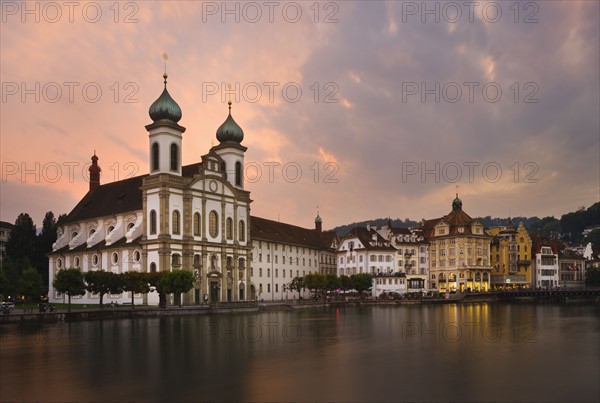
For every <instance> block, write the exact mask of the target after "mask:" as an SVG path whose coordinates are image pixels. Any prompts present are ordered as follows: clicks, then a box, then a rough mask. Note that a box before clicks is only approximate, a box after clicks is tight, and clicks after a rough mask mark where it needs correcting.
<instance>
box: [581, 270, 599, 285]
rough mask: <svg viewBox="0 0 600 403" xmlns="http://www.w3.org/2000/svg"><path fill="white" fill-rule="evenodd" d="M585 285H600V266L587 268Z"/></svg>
mask: <svg viewBox="0 0 600 403" xmlns="http://www.w3.org/2000/svg"><path fill="white" fill-rule="evenodd" d="M585 285H587V286H588V287H600V268H598V267H590V268H589V269H587V270H586V272H585Z"/></svg>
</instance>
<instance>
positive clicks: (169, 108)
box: [148, 73, 181, 123]
mask: <svg viewBox="0 0 600 403" xmlns="http://www.w3.org/2000/svg"><path fill="white" fill-rule="evenodd" d="M163 77H164V79H165V89H164V90H163V92H162V94H160V97H158V99H157V100H156V101H154V103H153V104H152V105H151V106H150V110H149V111H148V113H149V114H150V118H151V119H152V120H153V121H154V122H157V121H159V120H163V119H166V120H170V121H172V122H175V123H177V122H179V120H180V119H181V108H180V107H179V105H177V102H175V100H174V99H173V98H171V95H170V94H169V91H167V77H168V76H167V73H165V74H164V75H163Z"/></svg>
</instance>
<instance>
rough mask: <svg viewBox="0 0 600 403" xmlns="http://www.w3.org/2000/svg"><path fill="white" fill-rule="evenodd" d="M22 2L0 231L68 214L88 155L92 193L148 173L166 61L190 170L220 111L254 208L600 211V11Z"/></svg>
mask: <svg viewBox="0 0 600 403" xmlns="http://www.w3.org/2000/svg"><path fill="white" fill-rule="evenodd" d="M24 4H25V3H23V2H3V3H2V35H1V37H0V45H1V51H2V58H1V61H0V66H1V73H0V74H1V81H2V103H1V105H0V106H1V115H2V118H1V119H0V120H1V123H0V135H1V138H0V141H1V146H2V147H1V150H0V156H1V160H2V183H1V185H2V207H1V209H0V213H1V219H2V220H5V221H10V222H13V221H14V220H15V218H16V216H17V215H18V213H20V212H22V211H26V212H29V213H30V214H31V215H32V216H33V217H34V219H35V221H36V223H38V225H39V224H40V223H41V220H42V218H43V214H44V213H45V212H46V211H48V210H52V211H53V212H54V213H55V214H60V213H65V212H68V211H70V209H71V208H72V207H73V206H74V204H75V203H76V201H77V200H78V199H79V198H81V196H83V194H85V192H86V191H87V187H88V185H87V183H86V170H85V168H86V164H88V163H89V161H90V157H91V155H92V154H93V152H94V150H96V153H97V154H98V156H99V157H100V164H101V166H102V169H103V171H102V172H103V175H102V182H103V183H106V182H110V181H113V180H118V179H123V178H125V177H127V176H130V175H136V174H143V173H146V172H147V164H148V162H147V150H148V143H147V133H146V130H145V129H144V125H146V124H148V123H149V122H150V119H149V117H148V112H147V111H148V107H149V106H150V104H151V103H152V102H153V101H154V100H155V99H156V98H157V97H158V95H159V94H160V92H161V90H162V77H161V76H162V73H163V69H164V65H163V61H162V59H161V55H162V53H163V52H164V51H166V52H167V53H168V54H169V60H168V63H167V71H168V73H169V83H168V86H169V92H170V93H171V94H172V95H173V97H174V98H175V99H176V101H177V102H178V103H179V105H180V106H181V108H182V110H183V118H182V120H181V122H180V123H181V124H182V125H183V126H185V127H186V128H187V131H186V133H185V134H184V151H183V159H184V163H192V162H196V161H198V160H199V159H200V156H201V155H202V154H204V153H205V152H206V151H207V150H208V149H209V148H210V146H211V144H214V143H216V139H215V131H216V129H217V127H218V126H219V125H220V124H221V123H222V122H223V121H224V119H225V117H226V115H227V105H226V102H227V100H228V99H231V100H232V101H233V103H234V105H233V115H234V117H235V119H236V121H237V122H238V123H239V124H240V125H241V126H242V127H243V129H244V131H245V139H244V144H245V145H246V146H247V147H248V152H247V155H246V162H247V163H248V164H247V165H248V166H247V170H246V171H247V172H246V173H247V175H248V179H249V180H248V182H247V188H248V189H250V190H251V191H252V199H253V200H254V202H253V204H252V209H253V213H254V214H257V215H262V216H264V217H266V218H271V219H277V218H280V219H281V220H282V221H287V222H291V223H294V224H298V225H303V226H312V219H313V218H314V216H315V215H316V210H317V206H318V208H319V212H320V214H321V216H322V217H323V219H324V222H325V227H331V226H334V225H338V224H343V223H347V222H352V221H357V220H362V219H366V218H372V217H377V216H392V217H401V218H406V217H410V218H413V219H421V218H431V217H437V216H440V215H442V214H445V213H447V212H448V210H449V208H450V202H451V200H452V198H453V196H454V193H455V191H456V187H457V186H458V188H459V192H460V194H461V198H462V199H463V201H464V208H465V210H466V211H467V212H468V213H470V214H471V215H492V216H506V215H508V213H509V211H510V212H511V213H512V214H513V215H538V216H545V215H556V216H559V215H560V214H562V213H565V212H568V211H571V210H574V209H576V208H577V207H578V206H580V205H590V204H592V203H594V202H596V201H598V200H599V199H600V193H599V192H600V186H599V183H600V176H599V175H600V162H599V159H600V139H599V136H600V122H599V119H600V118H599V114H598V110H599V108H600V83H599V77H600V66H599V49H600V35H599V30H600V28H599V27H600V21H599V14H600V13H599V4H598V3H597V2H587V1H582V2H578V1H557V2H522V3H518V4H519V8H518V11H517V8H515V6H514V5H515V4H517V3H513V2H496V3H495V2H479V3H477V5H474V6H473V8H472V9H470V8H469V7H468V6H465V5H464V4H463V3H462V2H426V3H424V2H366V1H356V2H352V1H350V2H346V1H344V2H321V3H303V2H299V3H294V2H280V3H269V4H275V6H273V8H269V7H271V6H268V5H265V3H262V2H256V3H254V2H227V3H223V2H202V3H200V2H128V3H119V7H120V8H118V9H117V8H115V7H113V6H112V3H106V4H105V3H104V2H89V3H86V2H80V3H78V6H77V7H76V8H75V9H74V12H73V15H72V19H73V22H70V21H69V17H70V16H69V9H68V8H67V6H65V5H62V3H55V4H58V5H59V7H60V11H61V12H62V14H61V17H60V18H59V19H58V20H57V16H56V13H55V12H54V10H52V9H51V8H49V7H44V4H45V3H39V5H38V6H37V7H38V8H37V11H36V9H35V8H34V6H31V7H32V9H33V10H34V11H33V12H32V13H29V14H27V13H25V14H23V10H22V8H23V7H24ZM32 4H33V3H32ZM35 4H38V3H35ZM425 4H427V5H426V6H425ZM111 7H112V8H111ZM224 7H225V8H224ZM298 7H300V8H298ZM423 7H428V8H427V10H433V12H432V13H428V12H427V10H425V9H423ZM498 7H499V8H498ZM97 8H99V10H100V11H101V14H98V15H97V14H95V13H94V11H97V10H96V9H97ZM84 10H85V12H84ZM117 11H118V12H117ZM498 12H500V13H498ZM36 13H37V15H36ZM98 16H99V17H98ZM36 17H37V18H38V19H39V22H36V20H35V19H36ZM236 19H237V21H236ZM94 20H97V21H95V22H93V21H94ZM228 85H229V86H230V88H231V90H230V91H229V92H228V90H227V88H228ZM499 91H501V93H500V92H499ZM56 166H59V167H61V172H60V176H59V177H57V175H58V174H57V173H56V172H57V171H56ZM25 200H27V202H25Z"/></svg>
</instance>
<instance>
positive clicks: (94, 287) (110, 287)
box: [83, 270, 123, 307]
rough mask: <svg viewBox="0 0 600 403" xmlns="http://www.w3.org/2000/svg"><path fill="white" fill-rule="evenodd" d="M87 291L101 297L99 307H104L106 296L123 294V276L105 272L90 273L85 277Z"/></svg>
mask: <svg viewBox="0 0 600 403" xmlns="http://www.w3.org/2000/svg"><path fill="white" fill-rule="evenodd" d="M83 278H84V280H85V283H86V289H87V290H88V291H89V292H91V293H94V294H98V295H99V296H100V301H99V305H100V306H101V307H102V303H103V300H104V295H105V294H108V293H110V294H120V293H122V292H123V282H122V280H121V276H120V275H118V274H116V273H113V272H110V271H104V270H95V271H88V272H86V273H85V274H84V275H83Z"/></svg>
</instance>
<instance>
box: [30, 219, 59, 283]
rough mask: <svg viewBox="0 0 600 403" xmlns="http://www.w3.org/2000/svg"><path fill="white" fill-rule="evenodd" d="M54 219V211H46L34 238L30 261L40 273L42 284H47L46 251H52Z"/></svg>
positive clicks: (54, 228) (54, 229) (54, 233)
mask: <svg viewBox="0 0 600 403" xmlns="http://www.w3.org/2000/svg"><path fill="white" fill-rule="evenodd" d="M56 229H57V225H56V219H55V218H54V213H52V211H48V212H47V213H46V215H45V216H44V221H43V223H42V232H40V234H39V235H38V236H37V239H36V253H35V256H34V259H35V260H34V261H33V262H32V263H33V265H34V267H35V268H36V269H37V271H38V273H40V274H41V275H42V278H43V279H44V284H48V256H47V255H48V253H50V252H52V245H53V244H54V242H56Z"/></svg>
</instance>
